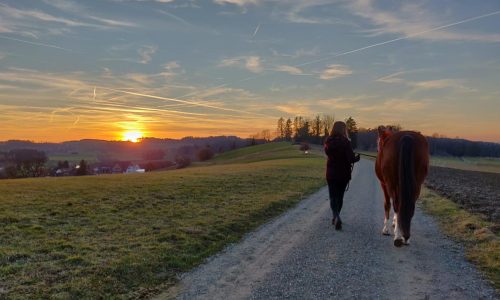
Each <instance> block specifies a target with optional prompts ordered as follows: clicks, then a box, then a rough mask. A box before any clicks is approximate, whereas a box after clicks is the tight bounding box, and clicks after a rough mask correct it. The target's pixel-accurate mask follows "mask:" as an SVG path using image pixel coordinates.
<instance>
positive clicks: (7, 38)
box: [0, 35, 75, 52]
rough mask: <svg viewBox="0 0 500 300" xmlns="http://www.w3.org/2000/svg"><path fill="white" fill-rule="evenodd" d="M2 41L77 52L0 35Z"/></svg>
mask: <svg viewBox="0 0 500 300" xmlns="http://www.w3.org/2000/svg"><path fill="white" fill-rule="evenodd" d="M0 39H6V40H11V41H16V42H21V43H26V44H31V45H36V46H44V47H49V48H55V49H59V50H64V51H68V52H75V51H74V50H71V49H68V48H63V47H59V46H55V45H51V44H44V43H37V42H31V41H26V40H20V39H16V38H11V37H7V36H2V35H0Z"/></svg>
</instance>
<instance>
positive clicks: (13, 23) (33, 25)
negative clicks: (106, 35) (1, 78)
mask: <svg viewBox="0 0 500 300" xmlns="http://www.w3.org/2000/svg"><path fill="white" fill-rule="evenodd" d="M44 2H45V3H46V4H48V5H50V6H52V7H55V8H57V9H59V10H62V11H65V12H67V13H70V14H71V15H72V17H63V16H56V15H52V14H49V13H47V12H44V11H42V10H40V9H20V8H16V7H13V6H9V5H7V4H0V32H5V33H16V34H19V35H23V36H26V37H27V36H29V37H31V38H39V35H40V34H50V35H53V34H57V35H60V34H64V33H67V32H68V31H69V29H68V28H66V29H63V28H55V27H51V26H61V25H63V26H67V27H69V28H78V27H86V28H93V29H100V30H103V29H105V30H109V29H116V28H121V27H137V26H138V25H137V24H135V23H132V22H129V21H120V20H113V19H110V18H102V17H98V16H96V15H94V14H93V13H92V12H90V11H89V10H87V9H86V8H85V7H84V6H82V5H80V4H78V3H76V2H73V1H69V0H55V1H48V0H46V1H44ZM40 23H44V24H46V26H40Z"/></svg>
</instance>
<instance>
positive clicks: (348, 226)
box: [158, 160, 498, 299]
mask: <svg viewBox="0 0 500 300" xmlns="http://www.w3.org/2000/svg"><path fill="white" fill-rule="evenodd" d="M353 177H354V178H353V181H352V182H351V187H350V189H349V191H348V192H347V194H346V197H345V199H344V208H343V211H342V217H343V221H344V224H343V230H342V231H335V230H334V229H333V228H332V226H331V223H330V222H331V213H330V208H329V203H328V200H327V199H328V192H327V189H326V188H323V189H321V190H320V191H319V192H317V193H316V194H314V195H312V196H311V197H309V198H308V199H306V200H304V201H302V202H301V203H300V204H299V205H298V206H297V207H295V208H294V209H292V210H290V211H288V212H287V213H285V214H283V215H282V216H280V217H279V218H277V219H275V220H273V221H272V222H270V223H268V224H265V225H263V226H261V227H260V228H259V229H258V230H256V231H254V232H252V233H250V234H248V235H247V236H246V237H245V239H244V240H243V241H242V242H241V243H239V244H237V245H232V246H230V247H228V248H226V250H224V251H223V252H221V253H220V254H218V255H216V256H214V257H212V258H210V259H209V260H208V261H207V262H206V263H205V264H204V265H202V266H200V267H199V268H197V269H195V270H193V271H192V272H190V273H187V274H185V275H183V276H182V278H181V282H180V284H179V285H178V287H177V289H176V290H170V291H169V292H168V293H165V294H163V295H160V296H159V297H158V298H159V299H162V298H163V299H164V298H172V297H176V298H178V299H282V298H289V299H328V298H335V299H345V298H356V299H498V298H496V297H498V296H497V295H496V294H495V290H494V289H493V288H492V287H491V286H490V285H489V284H488V283H487V282H486V281H484V280H483V279H482V277H481V275H480V274H479V273H478V271H477V270H476V269H475V268H474V267H473V266H472V265H471V264H470V263H468V262H466V260H465V259H464V255H463V250H462V248H461V247H460V246H459V245H457V244H456V243H454V242H452V241H450V240H449V239H447V238H445V237H443V235H442V234H441V233H439V231H438V229H437V225H436V223H435V222H434V221H433V220H432V219H431V218H430V217H429V216H426V215H424V214H423V213H422V212H421V211H420V210H417V212H416V215H415V217H414V219H413V223H412V239H411V245H410V246H408V247H402V248H396V247H394V246H393V243H392V238H391V237H386V236H383V235H381V233H380V232H381V229H382V223H383V207H382V206H383V205H382V203H383V201H382V192H381V190H380V188H379V185H378V182H377V180H376V178H375V175H374V172H373V162H371V161H367V160H362V161H361V162H360V163H358V164H357V165H356V168H355V170H354V176H353Z"/></svg>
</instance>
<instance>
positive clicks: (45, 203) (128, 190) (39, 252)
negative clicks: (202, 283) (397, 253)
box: [0, 144, 324, 299]
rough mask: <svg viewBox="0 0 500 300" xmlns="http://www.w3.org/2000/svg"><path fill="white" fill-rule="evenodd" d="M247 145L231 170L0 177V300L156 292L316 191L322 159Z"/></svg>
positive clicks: (234, 158) (279, 147) (320, 181)
mask: <svg viewBox="0 0 500 300" xmlns="http://www.w3.org/2000/svg"><path fill="white" fill-rule="evenodd" d="M256 147H258V148H249V149H239V150H238V151H239V153H236V154H235V153H226V154H224V155H226V156H227V158H226V159H227V160H232V161H233V162H238V163H233V164H222V163H223V162H224V159H223V158H221V157H217V161H218V162H219V163H221V165H213V166H202V167H193V168H187V169H182V170H175V171H168V172H153V173H147V174H130V175H108V176H89V177H66V178H41V179H20V180H2V181H0V298H11V299H27V298H62V299H70V298H72V299H81V298H130V297H137V296H145V295H152V294H155V293H158V292H159V291H161V290H163V289H165V288H166V287H168V286H170V285H172V284H173V283H174V282H175V276H176V274H178V273H179V272H183V271H187V270H190V269H191V268H193V267H194V266H196V265H198V264H200V263H201V262H202V261H203V260H204V259H205V258H207V257H208V256H210V255H212V254H214V253H216V252H217V251H219V250H221V249H222V248H223V247H224V246H225V245H227V244H228V243H232V242H236V241H238V240H239V239H240V238H241V237H242V236H243V235H244V234H245V233H246V232H248V231H249V230H251V229H253V228H255V227H256V226H258V225H260V224H262V223H263V222H265V221H267V220H269V219H270V218H272V217H274V216H276V215H277V214H279V213H281V212H283V211H285V210H286V209H288V208H290V207H291V206H293V205H294V204H296V203H297V202H298V201H300V200H301V199H302V198H303V197H304V196H305V195H307V194H309V193H312V192H314V191H316V190H317V189H318V188H319V187H321V186H323V185H324V179H323V176H324V174H323V170H324V158H322V157H320V156H315V155H307V156H306V155H303V154H302V153H301V152H300V151H299V150H297V147H292V146H290V145H285V144H268V145H262V146H256ZM297 152H298V153H297ZM259 153H260V154H259ZM263 153H266V154H263ZM258 157H261V159H263V161H256V162H251V163H242V162H245V161H255V160H258ZM289 157H291V158H289ZM272 158H275V159H272Z"/></svg>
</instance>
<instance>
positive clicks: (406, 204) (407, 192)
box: [398, 135, 417, 240]
mask: <svg viewBox="0 0 500 300" xmlns="http://www.w3.org/2000/svg"><path fill="white" fill-rule="evenodd" d="M414 152H415V150H414V140H413V137H411V136H410V135H404V136H403V137H402V138H401V140H400V143H399V213H398V223H399V225H400V228H401V231H402V234H403V237H404V238H405V239H406V240H408V239H409V238H410V224H411V219H412V218H413V213H414V212H415V199H414V198H415V192H416V185H417V182H416V179H415V153H414Z"/></svg>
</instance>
